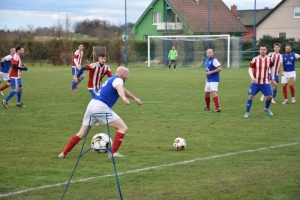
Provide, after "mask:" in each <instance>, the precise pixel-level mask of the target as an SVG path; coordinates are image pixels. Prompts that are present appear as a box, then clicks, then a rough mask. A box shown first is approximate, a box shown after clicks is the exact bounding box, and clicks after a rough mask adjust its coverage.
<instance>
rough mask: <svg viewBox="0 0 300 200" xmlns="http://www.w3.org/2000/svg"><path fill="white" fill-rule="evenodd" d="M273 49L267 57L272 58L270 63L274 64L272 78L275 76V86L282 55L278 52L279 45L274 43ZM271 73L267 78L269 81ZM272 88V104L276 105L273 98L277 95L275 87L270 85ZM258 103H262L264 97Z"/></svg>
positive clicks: (277, 80)
mask: <svg viewBox="0 0 300 200" xmlns="http://www.w3.org/2000/svg"><path fill="white" fill-rule="evenodd" d="M273 47H274V52H272V53H269V54H268V56H269V57H271V58H272V61H273V63H274V73H275V74H274V76H275V81H276V82H277V84H278V83H279V77H278V72H279V69H280V68H281V66H282V62H283V60H282V55H281V54H280V53H279V50H280V44H279V43H275V44H274V45H273ZM270 74H271V71H269V78H270V79H271V78H272V77H271V75H270ZM272 88H273V98H272V101H271V102H272V103H276V102H275V97H276V94H277V85H276V86H275V85H272ZM260 101H264V95H262V96H261V98H260Z"/></svg>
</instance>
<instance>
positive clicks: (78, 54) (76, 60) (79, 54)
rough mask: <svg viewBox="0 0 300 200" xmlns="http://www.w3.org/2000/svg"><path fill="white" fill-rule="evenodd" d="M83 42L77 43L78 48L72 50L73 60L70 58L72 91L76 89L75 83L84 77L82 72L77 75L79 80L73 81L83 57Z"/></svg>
mask: <svg viewBox="0 0 300 200" xmlns="http://www.w3.org/2000/svg"><path fill="white" fill-rule="evenodd" d="M83 48H84V47H83V44H79V46H78V49H77V50H76V51H75V52H74V55H73V60H72V75H73V79H72V87H71V90H72V91H74V92H77V91H78V88H77V85H78V84H79V83H80V82H81V81H82V80H83V79H84V77H85V75H84V73H83V74H81V76H80V77H79V81H77V82H76V81H75V79H76V75H77V73H78V71H79V70H80V68H81V63H82V59H83Z"/></svg>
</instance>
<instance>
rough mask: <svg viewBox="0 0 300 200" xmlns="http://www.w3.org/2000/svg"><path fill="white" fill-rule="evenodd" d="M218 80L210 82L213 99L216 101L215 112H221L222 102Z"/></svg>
mask: <svg viewBox="0 0 300 200" xmlns="http://www.w3.org/2000/svg"><path fill="white" fill-rule="evenodd" d="M218 86H219V83H218V82H211V83H210V94H211V96H212V98H213V101H214V103H215V110H214V112H221V108H220V103H219V97H218V94H217V92H218Z"/></svg>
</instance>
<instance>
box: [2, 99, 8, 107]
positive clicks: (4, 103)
mask: <svg viewBox="0 0 300 200" xmlns="http://www.w3.org/2000/svg"><path fill="white" fill-rule="evenodd" d="M2 105H3V106H4V108H6V109H8V105H7V102H6V101H5V100H2Z"/></svg>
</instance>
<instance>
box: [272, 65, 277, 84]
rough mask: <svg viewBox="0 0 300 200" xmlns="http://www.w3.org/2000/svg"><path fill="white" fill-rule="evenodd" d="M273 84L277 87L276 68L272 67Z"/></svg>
mask: <svg viewBox="0 0 300 200" xmlns="http://www.w3.org/2000/svg"><path fill="white" fill-rule="evenodd" d="M271 82H272V83H273V85H274V86H276V85H277V82H276V81H275V67H274V66H272V67H271Z"/></svg>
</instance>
